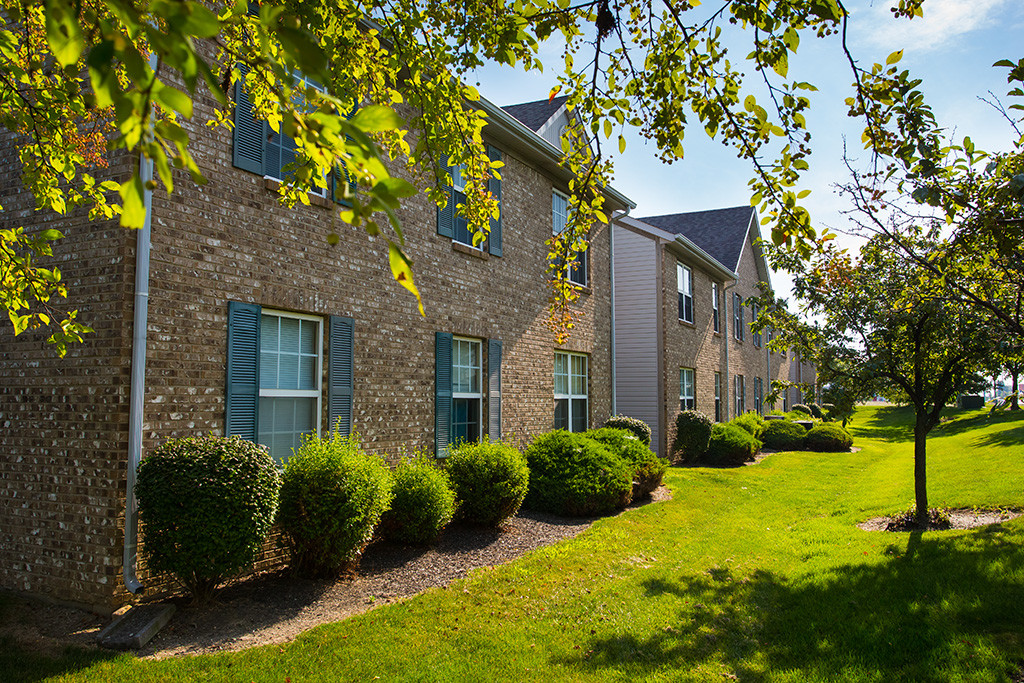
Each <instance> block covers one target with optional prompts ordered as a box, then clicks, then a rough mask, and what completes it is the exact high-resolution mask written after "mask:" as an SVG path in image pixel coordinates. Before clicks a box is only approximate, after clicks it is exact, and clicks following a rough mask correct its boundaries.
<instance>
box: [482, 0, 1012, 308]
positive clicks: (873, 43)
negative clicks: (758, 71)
mask: <svg viewBox="0 0 1024 683" xmlns="http://www.w3.org/2000/svg"><path fill="white" fill-rule="evenodd" d="M705 4H706V5H707V6H714V7H717V6H718V5H719V3H718V2H717V0H705ZM844 4H845V5H846V6H847V9H849V10H850V14H851V19H850V23H849V32H848V37H847V42H848V44H849V46H850V48H851V51H852V53H853V56H854V58H855V59H856V60H857V61H858V63H859V65H861V66H863V67H865V68H870V66H871V65H872V64H874V63H876V62H878V63H885V60H886V57H887V56H888V55H889V54H890V53H892V52H895V51H897V50H903V59H902V61H901V62H900V66H901V67H902V68H905V69H908V70H909V71H910V73H911V74H912V75H914V76H915V77H917V78H921V79H923V83H922V85H921V86H920V87H921V90H922V91H923V92H924V95H925V99H926V102H928V103H929V104H930V105H931V107H932V109H933V111H934V112H935V115H936V118H937V119H938V121H939V123H940V125H942V126H944V127H945V128H947V129H949V130H950V131H952V132H954V134H955V136H956V138H957V139H958V140H959V139H962V138H963V136H964V135H969V136H970V137H971V139H972V140H973V141H974V143H975V144H976V145H977V147H978V148H979V149H984V150H990V151H992V150H1004V149H1007V148H1008V147H1009V144H1010V141H1011V139H1012V137H1011V134H1012V131H1011V128H1010V126H1009V124H1008V123H1007V122H1006V121H1005V120H1004V119H1003V118H1002V116H1001V114H999V113H998V112H997V111H995V110H994V109H993V108H992V107H990V106H989V105H988V104H986V103H984V102H982V101H981V100H980V99H979V98H980V97H985V98H988V99H991V98H992V96H991V95H990V93H994V94H995V95H996V96H998V97H1000V98H1002V99H1003V102H1004V103H1006V101H1007V100H1006V98H1005V95H1006V92H1007V90H1008V85H1007V83H1006V73H1007V69H1005V68H993V67H992V64H993V63H994V62H996V61H998V60H1000V59H1012V60H1013V61H1014V62H1016V61H1017V60H1018V59H1019V58H1021V57H1022V56H1024V2H1021V0H925V3H924V17H923V18H921V17H918V18H915V19H914V20H912V21H908V20H906V19H899V20H897V19H894V18H893V17H892V15H891V13H890V12H889V7H890V6H891V5H892V4H893V3H892V2H890V1H889V0H874V1H871V0H846V2H845V3H844ZM727 37H728V36H727ZM739 37H740V38H742V36H739ZM748 40H749V38H748ZM749 51H750V48H749V45H743V44H741V43H739V42H737V43H736V44H735V46H734V47H733V49H732V50H731V53H732V55H733V61H734V62H737V61H740V57H742V56H743V55H746V54H747V52H749ZM541 57H542V58H543V60H544V62H545V64H546V65H547V68H546V69H545V73H543V74H538V73H531V74H524V73H522V72H520V71H514V70H511V69H507V68H497V67H490V68H485V69H483V70H481V71H480V72H479V73H478V78H479V86H478V87H479V89H480V92H481V94H482V95H483V96H484V97H486V98H488V99H489V100H491V101H492V102H494V103H495V104H498V105H509V104H517V103H520V102H529V101H533V100H538V99H542V98H544V97H547V95H548V93H549V92H550V90H551V89H552V87H554V86H555V85H556V83H557V69H558V67H559V66H561V63H562V62H561V48H560V46H559V45H556V44H551V45H545V46H544V47H543V48H542V52H541ZM788 80H791V81H792V80H801V81H808V82H810V83H813V84H814V85H815V86H817V87H818V92H817V93H813V94H812V95H811V97H812V103H811V113H810V114H809V115H808V126H809V128H810V130H811V132H812V136H813V137H812V141H811V146H812V149H813V150H814V151H813V154H812V157H811V160H810V163H811V171H810V172H809V173H808V174H807V175H806V177H805V179H804V181H803V182H802V184H801V186H800V188H799V189H810V190H811V194H810V196H809V197H807V199H806V200H804V201H805V206H807V208H808V209H809V210H810V211H811V214H812V220H813V221H814V224H815V225H816V226H817V227H819V229H820V228H822V227H826V228H829V229H830V230H832V231H843V230H844V228H846V227H848V225H849V224H848V221H847V219H846V218H845V217H844V216H843V214H842V210H843V208H844V207H845V204H844V202H843V199H842V198H841V197H839V196H838V195H837V194H836V192H835V191H834V185H835V184H836V183H837V182H842V181H844V180H845V179H846V176H847V172H846V169H845V167H844V165H843V152H844V144H846V145H847V147H848V154H849V155H850V156H851V157H853V158H857V157H858V156H860V157H861V158H865V157H866V155H865V153H864V152H863V149H862V146H861V143H860V133H861V130H862V126H859V125H858V122H856V121H853V120H850V119H848V118H847V116H846V107H845V105H844V103H843V100H844V99H845V98H846V97H848V96H849V95H850V94H851V90H850V84H851V83H852V77H851V73H850V68H849V64H848V63H847V62H846V60H845V56H844V55H843V54H842V51H841V45H840V42H839V39H838V36H831V37H829V38H825V39H815V38H814V37H813V35H810V34H807V35H805V36H803V40H802V41H801V45H800V49H799V51H798V54H797V55H796V56H795V57H792V58H791V59H790V69H789V75H788ZM627 142H628V144H627V148H626V151H625V153H624V154H621V155H619V154H617V153H615V154H614V156H613V157H612V158H613V160H614V162H615V179H614V182H613V185H614V187H615V188H616V189H617V190H619V191H620V192H622V193H623V194H625V195H626V196H627V197H629V198H630V199H632V200H633V201H635V202H636V203H637V208H636V209H635V210H633V211H632V215H634V216H637V217H643V216H655V215H660V214H667V213H679V212H686V211H701V210H706V209H718V208H725V207H731V206H740V205H749V203H750V192H749V191H748V188H747V181H748V180H749V179H750V177H751V175H752V173H751V167H750V164H749V162H746V161H742V160H739V159H736V157H735V153H734V152H732V151H731V150H730V149H729V148H726V147H724V146H722V145H721V143H719V142H715V141H711V140H709V139H708V138H707V136H706V135H705V134H704V132H703V131H702V129H701V128H700V127H699V126H694V127H693V129H692V130H688V131H687V135H686V138H685V140H684V146H685V149H686V155H685V158H684V159H683V160H682V161H678V162H676V163H674V164H672V165H667V164H664V163H662V162H661V161H660V160H659V159H658V158H657V155H656V152H655V149H654V146H653V144H651V143H649V144H645V141H644V140H643V138H641V137H640V136H639V135H637V134H636V133H631V134H627ZM615 146H616V145H614V144H610V145H607V146H606V147H605V149H606V150H607V149H608V148H609V147H615ZM613 152H617V150H613ZM843 239H846V238H843ZM772 284H773V286H774V287H775V289H776V291H777V292H778V293H780V294H783V295H785V293H786V292H787V291H788V289H789V279H788V278H787V277H786V276H785V274H782V273H777V274H774V275H773V282H772Z"/></svg>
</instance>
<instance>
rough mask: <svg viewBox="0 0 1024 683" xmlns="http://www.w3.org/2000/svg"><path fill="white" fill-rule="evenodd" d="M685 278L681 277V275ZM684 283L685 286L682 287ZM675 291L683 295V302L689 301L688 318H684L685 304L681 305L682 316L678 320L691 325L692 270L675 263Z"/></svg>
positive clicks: (677, 262)
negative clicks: (684, 275)
mask: <svg viewBox="0 0 1024 683" xmlns="http://www.w3.org/2000/svg"><path fill="white" fill-rule="evenodd" d="M684 273H685V274H686V277H685V278H684V277H683V274H684ZM684 283H685V286H684ZM676 291H677V292H678V293H679V294H682V295H683V300H684V302H685V300H687V299H689V301H690V307H689V308H690V317H689V318H685V317H683V316H685V315H686V304H685V303H684V304H683V310H682V313H683V315H681V316H679V319H680V320H682V321H683V322H688V323H693V269H692V268H690V267H689V266H687V265H684V264H682V263H680V262H679V261H676Z"/></svg>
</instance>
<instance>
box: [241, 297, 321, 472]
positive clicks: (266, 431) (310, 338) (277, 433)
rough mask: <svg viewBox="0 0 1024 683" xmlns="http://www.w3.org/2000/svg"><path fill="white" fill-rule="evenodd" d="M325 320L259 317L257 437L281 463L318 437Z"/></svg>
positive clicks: (269, 314)
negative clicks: (309, 436) (304, 441)
mask: <svg viewBox="0 0 1024 683" xmlns="http://www.w3.org/2000/svg"><path fill="white" fill-rule="evenodd" d="M322 325H323V321H322V320H321V319H320V318H317V317H316V316H311V315H303V314H300V313H285V312H282V311H267V310H263V311H262V313H261V319H260V371H259V376H260V388H259V392H260V393H259V434H258V435H257V441H258V442H259V443H261V444H263V445H264V446H266V447H267V448H268V449H269V450H270V454H271V455H272V456H273V457H274V459H275V460H277V461H279V462H280V461H283V460H284V459H285V458H287V457H289V456H290V455H291V454H292V450H293V449H296V448H298V447H299V445H300V444H301V443H302V435H303V434H319V433H320V400H321V382H322V380H321V378H322V374H323V372H322V370H323V330H322Z"/></svg>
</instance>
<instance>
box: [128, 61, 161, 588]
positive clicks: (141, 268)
mask: <svg viewBox="0 0 1024 683" xmlns="http://www.w3.org/2000/svg"><path fill="white" fill-rule="evenodd" d="M149 65H150V67H151V68H152V69H153V70H154V72H155V71H156V68H157V62H156V55H152V56H151V57H150V58H149ZM139 176H140V177H141V178H142V187H143V191H142V192H143V195H142V199H143V205H144V206H145V211H146V218H145V220H144V221H143V224H142V229H141V230H139V233H138V235H136V238H135V311H134V315H133V317H132V378H131V388H130V391H129V402H130V405H129V413H128V473H127V477H126V485H127V491H125V499H124V556H123V558H122V561H121V574H122V576H123V577H124V587H125V588H127V589H128V592H130V593H138V592H139V591H141V590H142V583H141V582H140V581H139V578H138V575H137V574H136V569H137V565H138V556H139V502H138V500H136V498H135V475H136V471H137V470H138V467H139V461H140V460H141V459H142V421H143V417H144V415H143V406H144V404H145V400H146V327H147V326H148V325H149V252H150V247H151V246H152V240H151V236H152V226H153V190H151V189H150V182H151V181H152V180H153V161H152V160H151V159H147V158H146V157H145V155H143V154H142V153H140V154H139Z"/></svg>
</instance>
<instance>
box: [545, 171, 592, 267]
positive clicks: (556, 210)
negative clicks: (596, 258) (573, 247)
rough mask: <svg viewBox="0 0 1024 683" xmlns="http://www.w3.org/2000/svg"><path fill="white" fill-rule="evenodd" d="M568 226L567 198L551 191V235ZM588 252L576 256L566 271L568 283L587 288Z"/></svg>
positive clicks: (562, 194) (555, 191)
mask: <svg viewBox="0 0 1024 683" xmlns="http://www.w3.org/2000/svg"><path fill="white" fill-rule="evenodd" d="M568 224H569V196H568V195H566V194H564V193H562V192H559V191H558V190H552V191H551V234H553V235H558V234H560V233H561V232H562V231H563V230H565V226H567V225H568ZM589 253H590V250H589V249H587V250H586V251H581V252H578V253H577V254H576V260H575V261H573V263H572V267H570V268H569V269H568V272H567V273H566V275H565V276H566V278H567V279H568V280H569V282H571V283H573V284H576V285H580V286H581V287H586V286H587V271H588V270H589V268H588V266H589V263H588V262H589V260H590V258H589V256H588V254H589Z"/></svg>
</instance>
